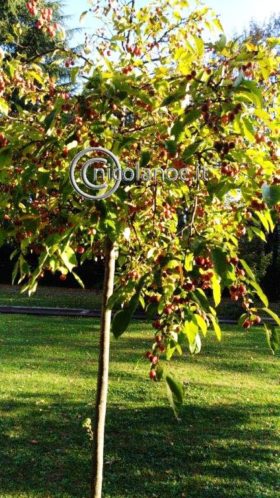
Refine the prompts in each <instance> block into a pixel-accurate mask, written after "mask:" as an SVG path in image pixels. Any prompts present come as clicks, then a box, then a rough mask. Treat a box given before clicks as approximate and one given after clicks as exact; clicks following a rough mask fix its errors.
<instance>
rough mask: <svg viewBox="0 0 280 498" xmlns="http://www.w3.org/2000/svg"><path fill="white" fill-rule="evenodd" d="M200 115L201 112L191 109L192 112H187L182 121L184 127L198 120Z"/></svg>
mask: <svg viewBox="0 0 280 498" xmlns="http://www.w3.org/2000/svg"><path fill="white" fill-rule="evenodd" d="M200 115H201V111H199V110H198V109H193V110H192V111H190V112H187V113H186V117H185V119H184V125H185V126H186V125H189V124H191V123H193V121H195V120H196V119H198V118H199V116H200Z"/></svg>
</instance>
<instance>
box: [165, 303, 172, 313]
mask: <svg viewBox="0 0 280 498" xmlns="http://www.w3.org/2000/svg"><path fill="white" fill-rule="evenodd" d="M172 311H173V308H172V306H171V305H170V304H169V305H167V306H165V307H164V309H163V313H165V314H166V315H171V313H172Z"/></svg>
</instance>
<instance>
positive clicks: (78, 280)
mask: <svg viewBox="0 0 280 498" xmlns="http://www.w3.org/2000/svg"><path fill="white" fill-rule="evenodd" d="M72 275H73V277H74V279H75V280H76V282H78V284H79V285H80V286H81V287H82V288H83V289H84V288H85V285H84V282H83V281H82V280H81V279H80V277H79V275H77V273H76V272H74V271H72Z"/></svg>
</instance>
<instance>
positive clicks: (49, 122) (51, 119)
mask: <svg viewBox="0 0 280 498" xmlns="http://www.w3.org/2000/svg"><path fill="white" fill-rule="evenodd" d="M57 113H58V109H54V110H53V111H52V112H50V114H48V115H47V117H46V119H45V123H44V124H45V129H46V131H48V130H49V129H50V128H51V127H52V125H53V123H54V121H55V118H56V115H57Z"/></svg>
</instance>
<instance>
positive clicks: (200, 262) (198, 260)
mask: <svg viewBox="0 0 280 498" xmlns="http://www.w3.org/2000/svg"><path fill="white" fill-rule="evenodd" d="M195 262H196V264H197V265H198V266H204V265H205V258H203V257H202V256H197V257H196V258H195Z"/></svg>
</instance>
